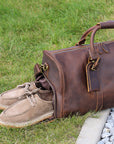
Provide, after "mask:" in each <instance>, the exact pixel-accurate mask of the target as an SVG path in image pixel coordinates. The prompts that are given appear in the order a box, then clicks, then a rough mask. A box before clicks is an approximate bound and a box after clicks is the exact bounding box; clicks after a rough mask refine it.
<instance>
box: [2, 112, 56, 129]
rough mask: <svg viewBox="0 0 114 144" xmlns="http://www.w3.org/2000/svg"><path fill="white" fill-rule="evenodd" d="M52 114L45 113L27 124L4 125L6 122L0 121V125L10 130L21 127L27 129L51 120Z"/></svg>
mask: <svg viewBox="0 0 114 144" xmlns="http://www.w3.org/2000/svg"><path fill="white" fill-rule="evenodd" d="M53 113H54V111H50V112H48V113H46V114H44V115H42V116H40V117H37V118H35V119H33V120H30V121H28V122H22V123H8V122H7V123H6V122H3V121H1V120H0V125H2V126H6V127H12V128H23V127H27V126H30V125H34V124H36V123H38V122H41V121H43V120H45V119H48V118H51V117H52V116H53Z"/></svg>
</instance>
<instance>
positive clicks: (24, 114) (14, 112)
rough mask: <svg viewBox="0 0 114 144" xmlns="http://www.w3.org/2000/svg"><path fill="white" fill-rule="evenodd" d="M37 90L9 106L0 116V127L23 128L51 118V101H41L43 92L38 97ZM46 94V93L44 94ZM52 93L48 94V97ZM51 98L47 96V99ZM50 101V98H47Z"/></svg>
mask: <svg viewBox="0 0 114 144" xmlns="http://www.w3.org/2000/svg"><path fill="white" fill-rule="evenodd" d="M38 92H39V89H37V90H33V91H32V92H31V93H26V94H24V95H23V96H22V97H26V98H24V99H22V100H20V101H18V102H16V103H14V104H13V105H11V106H9V107H8V108H7V109H6V110H4V111H3V112H2V113H1V114H0V125H4V126H9V127H18V128H21V127H25V126H29V125H33V124H36V123H38V122H40V121H43V120H45V119H48V118H51V117H52V116H53V113H54V110H53V104H52V101H49V100H44V99H42V98H41V97H42V95H43V90H42V91H41V94H40V96H39V94H38ZM44 93H47V92H44ZM49 94H50V95H51V94H52V93H49V92H48V95H49ZM49 97H51V98H52V95H51V96H48V98H49ZM49 99H50V98H49Z"/></svg>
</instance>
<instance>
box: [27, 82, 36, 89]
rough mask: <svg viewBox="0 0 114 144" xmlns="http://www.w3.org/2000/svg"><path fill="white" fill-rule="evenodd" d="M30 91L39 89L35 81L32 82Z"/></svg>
mask: <svg viewBox="0 0 114 144" xmlns="http://www.w3.org/2000/svg"><path fill="white" fill-rule="evenodd" d="M28 89H29V90H30V91H32V90H34V89H37V87H36V86H35V83H34V82H31V84H30V87H29V88H28Z"/></svg>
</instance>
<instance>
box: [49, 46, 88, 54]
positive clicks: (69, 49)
mask: <svg viewBox="0 0 114 144" xmlns="http://www.w3.org/2000/svg"><path fill="white" fill-rule="evenodd" d="M87 46H88V45H87ZM87 46H84V47H83V48H77V47H73V48H66V49H63V50H62V49H61V50H55V51H50V52H51V53H53V54H54V53H56V54H58V53H61V52H65V51H71V50H75V49H77V50H78V49H84V48H85V47H87Z"/></svg>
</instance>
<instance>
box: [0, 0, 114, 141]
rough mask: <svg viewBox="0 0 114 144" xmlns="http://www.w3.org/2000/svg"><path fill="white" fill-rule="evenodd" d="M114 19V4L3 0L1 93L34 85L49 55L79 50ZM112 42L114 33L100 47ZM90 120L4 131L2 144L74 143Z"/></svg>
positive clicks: (102, 37) (101, 37) (105, 33)
mask: <svg viewBox="0 0 114 144" xmlns="http://www.w3.org/2000/svg"><path fill="white" fill-rule="evenodd" d="M111 19H113V20H114V0H109V1H107V0H98V1H97V0H22V1H20V0H8V1H6V0H0V93H1V92H3V91H6V90H8V89H11V88H14V87H15V86H16V85H18V84H22V83H24V82H27V81H33V80H34V73H33V67H34V65H35V63H37V62H38V63H41V61H42V51H43V50H57V49H62V48H67V47H70V46H74V45H75V43H76V42H78V40H79V39H80V37H81V35H82V34H83V32H85V31H86V30H87V29H88V28H89V27H91V26H93V25H95V24H96V23H97V22H100V21H107V20H111ZM89 38H90V36H89V37H88V40H87V43H89ZM112 39H114V31H113V30H101V31H100V32H98V33H97V35H96V42H98V41H106V40H112ZM90 115H92V113H87V114H86V115H84V116H79V115H76V116H73V117H68V118H66V119H56V120H54V121H53V122H50V123H49V122H42V123H41V124H36V125H33V126H29V127H26V128H21V129H13V128H5V127H2V126H0V144H26V143H28V144H74V143H75V141H76V139H77V137H78V135H79V131H80V129H81V126H82V124H83V123H84V121H85V119H86V118H87V117H88V116H90Z"/></svg>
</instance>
